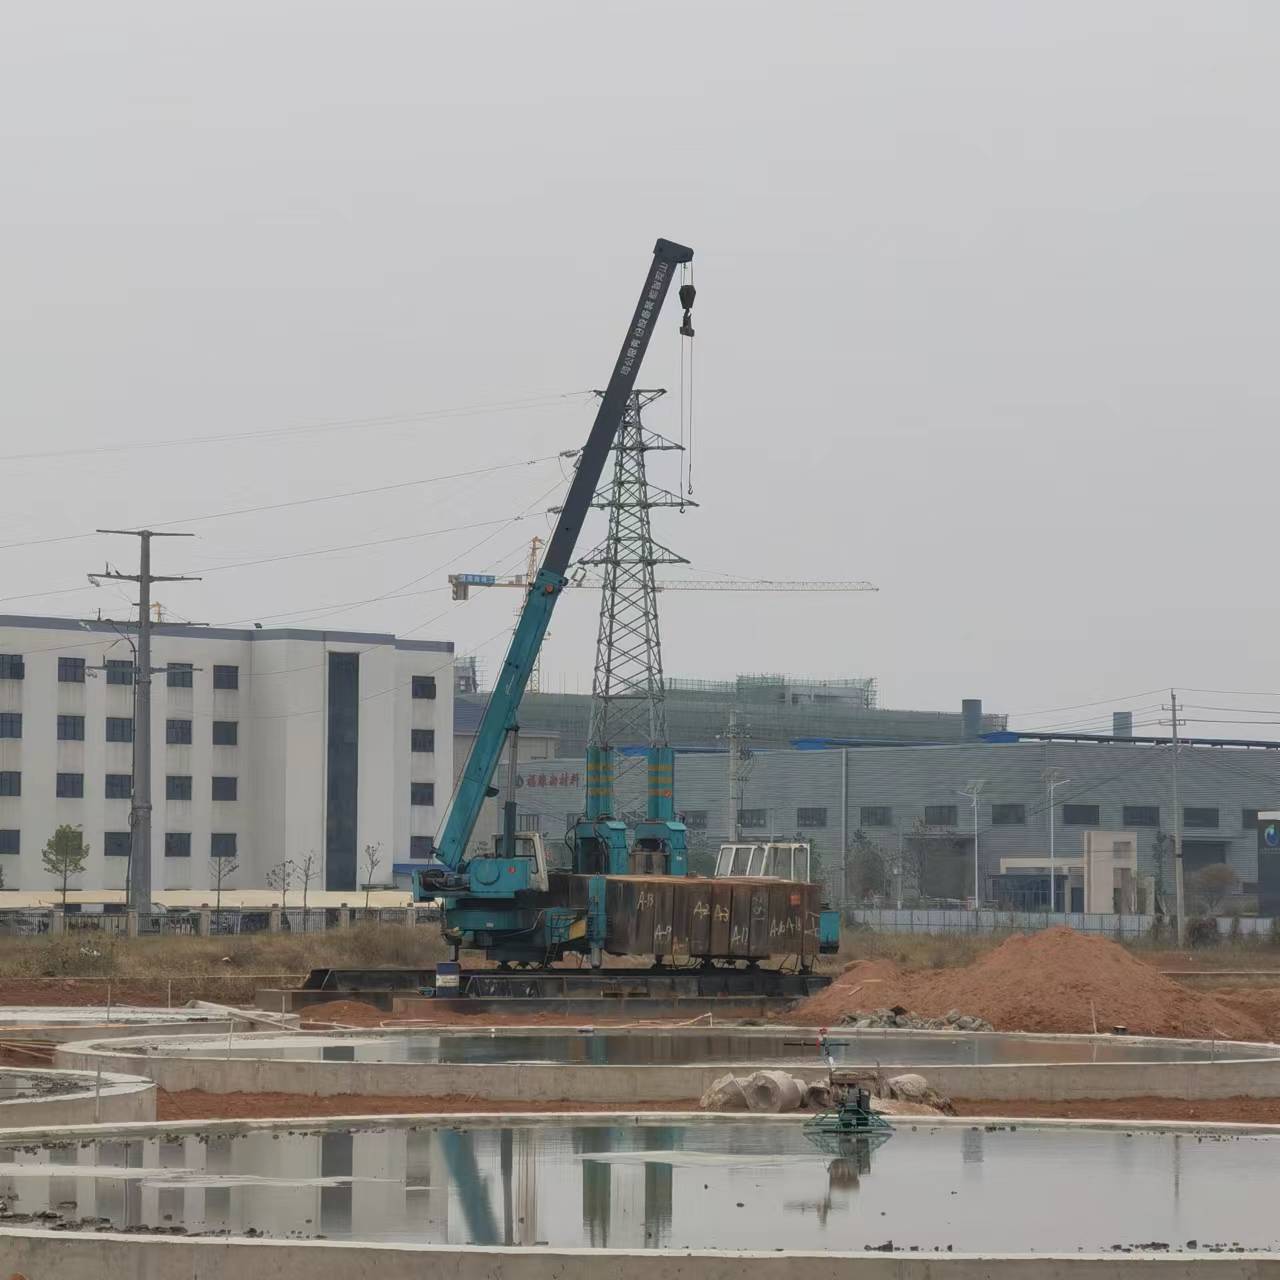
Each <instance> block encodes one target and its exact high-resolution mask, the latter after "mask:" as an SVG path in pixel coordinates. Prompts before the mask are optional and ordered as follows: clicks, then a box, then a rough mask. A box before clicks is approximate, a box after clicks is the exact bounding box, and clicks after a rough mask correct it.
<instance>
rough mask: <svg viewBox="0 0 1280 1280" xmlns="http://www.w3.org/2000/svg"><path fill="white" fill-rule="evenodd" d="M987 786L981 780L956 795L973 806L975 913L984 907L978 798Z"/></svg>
mask: <svg viewBox="0 0 1280 1280" xmlns="http://www.w3.org/2000/svg"><path fill="white" fill-rule="evenodd" d="M986 785H987V783H986V780H985V779H983V778H979V779H976V780H975V781H973V782H971V783H969V785H968V786H967V787H964V788H962V789H961V790H959V791H957V792H956V795H959V796H964V798H965V799H966V800H968V801H969V803H970V804H971V805H973V908H974V910H975V911H977V910H979V909H980V908H981V906H982V888H981V882H980V880H979V879H978V797H979V796H980V795H981V794H982V788H983V787H985V786H986Z"/></svg>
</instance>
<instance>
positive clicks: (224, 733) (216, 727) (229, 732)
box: [213, 720, 240, 747]
mask: <svg viewBox="0 0 1280 1280" xmlns="http://www.w3.org/2000/svg"><path fill="white" fill-rule="evenodd" d="M239 741H240V722H239V721H238V720H215V721H214V722H213V745H214V746H215V747H234V746H235V745H236V743H238V742H239Z"/></svg>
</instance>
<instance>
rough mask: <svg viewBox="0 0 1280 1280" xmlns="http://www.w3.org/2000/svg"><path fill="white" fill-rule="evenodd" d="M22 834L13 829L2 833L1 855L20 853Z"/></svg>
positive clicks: (0, 840)
mask: <svg viewBox="0 0 1280 1280" xmlns="http://www.w3.org/2000/svg"><path fill="white" fill-rule="evenodd" d="M20 840H21V833H20V832H18V831H14V830H13V829H12V828H10V829H8V830H5V831H0V853H19V852H21V850H20V848H19V844H20Z"/></svg>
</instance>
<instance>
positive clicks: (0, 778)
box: [0, 769, 22, 796]
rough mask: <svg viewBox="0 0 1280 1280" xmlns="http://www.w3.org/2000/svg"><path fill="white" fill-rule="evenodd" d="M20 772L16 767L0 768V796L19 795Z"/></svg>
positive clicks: (20, 786) (20, 785)
mask: <svg viewBox="0 0 1280 1280" xmlns="http://www.w3.org/2000/svg"><path fill="white" fill-rule="evenodd" d="M21 794H22V774H21V773H19V772H18V771H17V770H16V769H0V796H20V795H21Z"/></svg>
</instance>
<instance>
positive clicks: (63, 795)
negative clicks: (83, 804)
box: [54, 773, 84, 800]
mask: <svg viewBox="0 0 1280 1280" xmlns="http://www.w3.org/2000/svg"><path fill="white" fill-rule="evenodd" d="M54 790H55V792H56V794H57V795H58V797H59V798H60V799H62V800H83V799H84V774H83V773H60V774H58V781H57V786H56V787H55V789H54Z"/></svg>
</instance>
